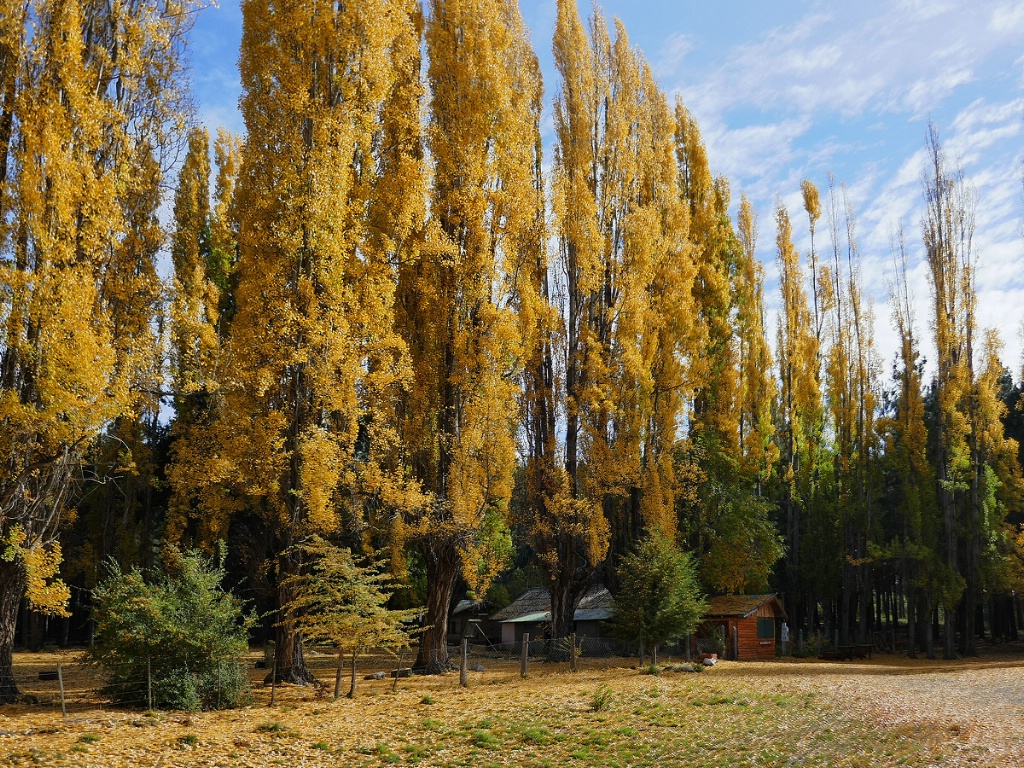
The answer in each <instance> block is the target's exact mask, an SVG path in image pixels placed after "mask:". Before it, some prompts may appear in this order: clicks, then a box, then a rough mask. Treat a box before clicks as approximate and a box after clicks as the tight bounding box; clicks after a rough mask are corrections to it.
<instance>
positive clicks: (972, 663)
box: [721, 654, 1024, 768]
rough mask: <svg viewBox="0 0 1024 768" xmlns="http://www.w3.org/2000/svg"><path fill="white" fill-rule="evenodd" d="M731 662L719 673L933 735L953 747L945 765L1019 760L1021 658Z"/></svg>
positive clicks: (1023, 746)
mask: <svg viewBox="0 0 1024 768" xmlns="http://www.w3.org/2000/svg"><path fill="white" fill-rule="evenodd" d="M754 666H755V665H730V666H729V668H727V669H722V670H721V672H724V673H726V674H727V675H730V676H732V675H735V676H737V677H742V678H743V679H745V680H747V681H749V680H750V677H751V674H752V673H753V674H755V675H757V674H760V675H761V676H763V677H764V680H765V685H773V684H774V685H784V686H786V687H795V688H797V689H799V690H803V691H808V692H815V693H816V694H818V695H823V696H825V697H827V698H828V699H829V700H831V701H832V702H834V703H836V704H837V706H839V707H840V708H841V709H842V710H844V711H848V712H850V714H852V715H854V716H855V717H858V718H861V719H864V720H867V721H870V722H874V723H877V724H879V725H881V726H883V727H885V728H887V729H893V730H896V731H898V732H901V733H923V734H930V735H932V736H933V737H934V738H935V739H937V740H939V741H943V742H948V743H949V746H950V747H952V748H953V750H954V751H953V753H952V754H950V755H949V756H948V760H947V761H944V762H943V765H961V764H963V765H966V764H969V765H989V766H1008V767H1014V768H1016V767H1018V766H1024V658H1022V657H1021V655H1019V654H1012V655H1011V654H999V655H992V654H989V655H986V656H983V657H981V658H978V659H973V660H967V661H952V662H950V661H929V660H911V659H906V658H903V657H895V656H881V657H876V658H875V659H874V660H872V661H869V662H857V663H853V662H846V663H821V662H800V663H788V662H784V663H775V664H764V665H757V666H763V669H762V670H758V671H757V672H755V670H754V669H753V667H754Z"/></svg>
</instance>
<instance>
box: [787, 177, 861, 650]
mask: <svg viewBox="0 0 1024 768" xmlns="http://www.w3.org/2000/svg"><path fill="white" fill-rule="evenodd" d="M804 190H805V199H808V198H807V195H808V190H813V185H812V184H810V182H805V183H804ZM813 196H814V197H816V196H817V192H816V190H814V193H813ZM827 214H828V219H829V228H830V231H831V233H832V256H833V263H832V265H831V268H830V269H828V270H826V269H822V271H821V275H822V277H823V282H825V281H826V280H831V285H828V286H823V289H822V291H821V293H822V295H823V296H825V297H826V301H825V302H824V303H823V306H822V312H823V314H825V315H826V317H825V320H824V322H825V326H826V328H827V330H828V331H829V332H830V335H831V343H830V345H829V347H828V349H827V352H826V354H825V355H824V357H825V358H826V361H827V364H826V376H825V387H826V392H827V394H828V405H829V411H830V414H831V425H832V427H833V432H834V437H833V440H832V454H833V457H832V465H833V471H832V475H833V483H834V485H833V494H834V498H833V499H832V504H831V506H833V507H834V509H835V510H836V518H837V521H838V524H839V526H840V527H841V533H840V541H841V542H842V566H841V578H842V581H841V594H840V601H839V603H840V610H839V629H840V640H841V641H842V642H849V641H850V636H849V634H850V626H849V625H850V621H851V619H853V618H857V615H856V614H857V612H858V611H859V614H860V615H859V618H858V620H857V629H858V637H857V641H858V642H864V641H865V639H866V632H867V631H868V623H869V616H868V612H869V610H870V608H871V586H872V585H871V582H870V578H869V577H870V560H871V558H870V557H869V554H868V553H869V548H870V547H872V546H874V545H876V544H877V542H878V538H879V535H878V530H877V525H878V517H877V510H876V505H875V501H876V498H875V497H876V493H877V485H878V483H877V477H876V476H877V470H878V463H877V459H878V455H879V447H878V445H877V432H876V425H875V413H876V409H877V403H876V392H877V390H878V381H877V380H878V363H877V360H876V355H875V352H874V344H873V334H872V329H871V314H870V310H869V308H867V307H865V306H864V304H863V301H862V298H861V285H860V252H859V249H858V247H857V241H856V236H855V221H854V218H853V211H852V208H851V205H850V202H849V198H848V196H847V193H846V189H845V187H843V188H842V189H841V192H840V193H837V191H836V189H835V186H834V184H832V183H830V187H829V206H828V210H827ZM812 221H813V218H812ZM840 232H842V233H843V234H844V235H845V237H844V238H843V239H842V240H840V237H841V235H840ZM844 244H845V258H843V256H844V254H843V251H844Z"/></svg>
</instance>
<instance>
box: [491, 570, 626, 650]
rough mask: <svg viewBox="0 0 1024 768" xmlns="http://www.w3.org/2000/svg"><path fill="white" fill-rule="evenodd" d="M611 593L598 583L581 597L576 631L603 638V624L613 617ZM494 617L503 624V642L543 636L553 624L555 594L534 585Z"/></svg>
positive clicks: (494, 620) (577, 612) (591, 636)
mask: <svg viewBox="0 0 1024 768" xmlns="http://www.w3.org/2000/svg"><path fill="white" fill-rule="evenodd" d="M612 613H613V601H612V596H611V593H610V592H609V591H608V589H607V588H606V587H604V586H601V585H597V586H593V587H591V588H590V589H589V590H587V592H586V594H584V595H583V597H582V598H580V602H579V605H578V606H577V607H576V612H575V613H574V614H573V617H572V619H573V625H572V630H571V631H573V632H575V633H576V634H577V635H580V636H584V635H585V636H586V637H589V638H598V637H602V636H603V633H602V623H603V622H605V621H607V620H608V619H610V618H611V617H612ZM490 620H491V621H493V622H497V623H498V624H500V626H501V642H502V643H504V644H508V645H511V644H514V643H519V642H521V641H522V639H523V635H524V634H525V633H529V635H530V637H531V638H542V637H544V636H545V635H546V634H548V633H549V632H550V627H551V593H550V592H548V590H546V589H544V588H543V587H534V588H533V589H531V590H528V591H527V592H525V593H524V594H523V595H522V596H520V597H519V598H518V599H517V600H515V601H514V602H512V603H510V604H509V605H507V606H506V607H505V608H502V609H501V610H500V611H498V612H497V613H494V614H492V615H491V617H490Z"/></svg>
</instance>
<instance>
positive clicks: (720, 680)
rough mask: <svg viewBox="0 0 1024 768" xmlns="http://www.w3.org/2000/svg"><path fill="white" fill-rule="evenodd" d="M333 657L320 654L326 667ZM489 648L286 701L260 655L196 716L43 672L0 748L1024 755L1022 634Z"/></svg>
mask: <svg viewBox="0 0 1024 768" xmlns="http://www.w3.org/2000/svg"><path fill="white" fill-rule="evenodd" d="M254 658H255V656H254ZM58 659H60V660H63V662H64V669H68V670H71V671H72V672H73V671H74V670H75V669H76V667H75V666H74V665H75V659H76V657H75V655H74V654H70V653H64V654H61V655H58V654H56V653H53V654H31V655H30V654H23V655H22V654H19V655H18V656H17V657H16V659H15V664H16V669H18V670H19V671H20V672H21V673H22V674H26V675H28V674H31V675H32V676H33V677H37V670H38V671H42V670H45V669H53V668H55V665H56V662H57V660H58ZM329 661H330V660H329V659H327V658H325V659H324V660H323V663H322V665H321V666H318V667H316V668H317V672H318V674H321V675H322V676H323V679H325V680H326V679H327V675H328V674H329V672H328V670H327V664H328V663H329ZM671 661H673V660H668V662H669V663H671ZM386 663H387V662H385V661H383V660H379V661H376V663H375V661H367V662H363V664H362V670H363V673H366V672H371V671H373V670H374V669H386V668H390V667H389V666H384V665H385V664H386ZM392 664H393V662H392ZM485 664H486V670H485V671H483V672H472V673H470V685H469V687H468V688H465V689H461V688H459V687H458V673H453V674H450V675H443V676H438V677H423V678H420V677H415V678H408V679H401V680H399V681H398V682H397V690H392V683H393V681H391V680H380V681H368V680H363V679H362V673H361V674H360V680H359V690H358V693H357V696H356V698H355V699H354V700H348V699H341V700H339V701H331V700H330V698H329V696H325V693H324V692H323V691H320V692H319V693H318V692H317V691H316V690H314V689H312V688H300V687H294V686H283V687H281V688H279V689H278V691H277V704H276V706H274V707H268V706H267V703H268V701H269V696H270V692H269V689H267V688H263V687H262V685H261V684H260V683H259V681H260V680H261V679H262V675H263V674H265V673H264V671H262V670H253V680H254V681H255V682H256V686H255V689H254V692H255V700H254V704H253V705H252V706H250V707H246V708H243V709H237V710H230V711H223V712H204V713H197V714H191V715H189V714H187V713H183V712H155V713H145V712H141V711H130V710H121V709H114V708H110V707H103V706H101V702H100V701H99V700H95V699H93V700H86V699H83V698H82V697H81V696H79V697H78V698H75V691H74V686H75V677H74V674H69V673H65V679H66V681H70V683H69V687H70V689H71V690H69V698H70V699H71V701H72V705H71V707H70V708H69V711H68V716H67V718H66V719H64V718H62V716H61V713H60V707H59V703H58V704H57V705H56V707H55V706H54V704H53V698H52V697H50V698H47V695H46V694H45V692H44V691H43V689H42V685H43V684H39V686H38V688H39V692H40V693H41V694H43V695H40V700H41V701H43V702H44V703H43V704H41V705H36V706H27V705H17V706H10V707H4V708H0V764H3V765H66V766H76V767H78V766H81V767H82V768H86V767H87V766H97V768H100V767H102V768H112V767H114V766H131V767H132V768H143V767H144V766H166V767H168V768H169V767H171V766H189V767H190V768H191V767H193V766H211V767H212V766H224V767H225V768H227V767H228V766H260V767H261V768H262V766H273V765H286V766H289V767H290V768H300V767H302V766H325V767H326V766H332V767H333V766H381V765H389V764H395V765H414V764H418V765H421V766H474V767H477V766H480V767H485V766H500V765H510V766H552V767H556V766H607V767H609V768H610V767H611V766H622V767H625V766H655V765H657V766H716V768H719V767H722V766H794V765H803V766H864V767H865V768H867V767H868V766H872V767H874V766H897V765H899V766H904V765H905V766H933V765H934V766H938V765H941V766H947V765H951V766H955V765H971V766H1015V765H1024V718H1022V714H1024V651H1022V648H1021V646H1020V645H1018V644H1014V645H1012V646H1011V645H1007V646H1002V647H995V648H990V649H988V650H987V651H986V652H985V653H984V655H982V656H981V657H979V658H977V659H971V660H966V661H956V662H943V661H927V660H909V659H906V658H903V657H898V656H885V655H880V656H879V655H876V657H875V658H874V659H872V660H862V661H855V662H822V661H817V660H803V661H797V660H785V661H778V662H770V663H769V662H765V663H756V662H745V663H730V662H720V663H719V665H718V666H717V667H715V668H714V669H710V670H707V671H706V672H703V673H699V674H697V673H685V672H668V671H666V672H662V674H660V675H657V676H653V675H644V674H640V673H639V672H638V671H637V670H636V669H635V668H631V667H630V666H629V665H630V664H635V660H634V661H631V660H627V659H609V660H592V659H587V660H582V661H581V664H582V665H584V668H583V669H581V671H579V672H577V673H575V674H574V673H571V672H569V671H568V670H567V669H566V668H565V667H564V666H558V665H548V664H543V663H533V664H532V665H531V668H530V675H529V677H528V678H527V679H526V680H522V679H520V677H519V666H518V662H515V661H513V660H510V659H509V660H490V661H487V662H485ZM77 669H79V670H81V669H83V668H82V667H80V666H79V667H77ZM84 675H85V672H80V673H79V683H78V684H79V685H81V686H83V690H85V688H86V687H87V686H86V684H85V683H84V682H82V681H83V680H85V677H84ZM26 679H27V678H26ZM346 682H347V681H346ZM46 685H48V686H54V685H56V684H55V683H46ZM346 689H347V687H346ZM46 690H51V689H49V688H48V689H46ZM79 694H81V691H79ZM57 701H58V702H59V699H58V700H57Z"/></svg>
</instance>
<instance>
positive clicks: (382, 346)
mask: <svg viewBox="0 0 1024 768" xmlns="http://www.w3.org/2000/svg"><path fill="white" fill-rule="evenodd" d="M242 10H243V39H242V51H241V56H240V68H241V75H242V86H243V97H242V114H243V117H244V119H245V124H246V129H247V139H246V142H245V146H244V149H243V152H242V163H241V168H240V171H239V178H238V184H237V188H236V190H235V195H234V203H233V204H234V207H235V210H236V211H237V220H238V232H237V242H238V264H237V268H236V271H235V275H236V278H237V286H236V288H235V291H234V302H235V306H234V308H233V310H232V311H233V313H234V314H233V317H232V318H231V323H230V333H229V335H228V339H227V342H226V348H225V350H224V353H223V354H224V356H225V361H224V370H225V375H224V376H222V377H221V380H220V381H219V386H218V396H219V397H220V398H222V401H221V402H220V403H219V405H218V406H217V413H218V416H217V419H216V423H215V425H214V428H213V429H212V430H211V437H210V445H209V447H208V448H207V449H206V450H205V451H204V453H205V454H206V455H209V456H212V457H213V461H212V462H210V464H209V466H207V468H206V469H207V476H206V479H205V481H204V483H203V484H201V485H199V486H198V487H197V488H196V489H195V491H194V492H195V495H196V497H197V498H196V500H195V504H197V505H198V506H192V505H190V507H191V508H192V509H194V510H196V511H198V512H199V513H201V514H203V515H204V516H205V517H206V518H207V519H206V521H205V525H206V526H207V530H208V531H209V534H208V535H210V536H213V537H217V536H223V535H224V532H225V531H226V530H227V526H228V524H229V522H230V518H231V514H232V513H234V512H236V511H238V510H240V509H243V508H245V509H248V510H250V511H251V512H254V513H256V514H257V515H258V517H259V518H260V519H261V520H262V524H263V525H264V526H265V529H266V530H267V532H268V533H269V535H270V537H271V540H272V542H273V544H272V551H271V552H270V553H269V555H270V557H271V558H273V560H274V561H275V563H274V564H275V565H276V575H277V584H278V587H277V599H278V605H279V607H281V608H282V609H283V610H282V613H281V615H280V616H279V622H278V631H277V642H276V646H275V650H276V654H277V658H276V668H277V671H278V675H279V676H280V677H281V678H283V679H287V680H292V681H295V682H304V681H308V680H309V679H310V678H311V675H310V673H309V671H308V669H307V668H306V666H305V663H304V660H303V654H302V643H301V634H300V633H299V632H298V631H297V629H296V627H295V625H294V622H292V621H291V620H290V615H289V612H288V610H287V609H286V607H287V606H288V605H289V604H290V603H291V601H292V597H293V595H292V594H291V591H290V587H289V584H290V582H289V580H288V578H289V577H290V576H293V575H295V574H296V573H300V572H301V568H302V564H301V561H300V560H301V558H299V557H298V556H296V555H295V552H296V550H295V549H293V548H292V546H293V544H295V543H297V542H299V541H301V540H302V539H303V537H306V536H309V535H312V534H319V535H322V536H331V535H337V534H339V532H340V531H341V529H342V527H343V525H345V524H347V523H351V524H352V525H353V526H354V527H356V528H357V529H358V528H359V526H360V525H361V520H362V519H363V509H362V500H364V499H365V498H367V497H368V496H372V495H374V494H377V493H380V492H381V487H382V478H381V475H380V472H379V469H378V468H379V465H380V461H379V458H380V457H381V456H382V455H386V454H389V453H390V452H392V451H393V449H394V429H395V426H394V421H393V419H392V418H389V413H393V401H394V399H395V398H396V397H397V396H398V393H399V392H400V390H401V389H402V388H403V387H404V386H405V384H406V382H407V379H408V365H407V359H406V355H405V348H404V345H403V344H402V342H401V339H400V338H398V336H397V335H396V333H395V330H394V316H393V301H394V286H395V263H396V260H397V259H398V255H397V254H398V251H399V250H400V249H402V248H404V247H405V246H406V241H407V239H408V237H407V236H408V230H409V229H410V227H412V226H414V224H415V222H414V221H412V219H414V218H415V216H414V215H413V216H411V217H410V216H408V215H407V214H408V211H409V210H410V207H409V204H408V203H407V202H406V201H405V196H408V197H409V198H410V199H412V200H414V201H415V200H416V198H417V197H418V196H420V195H421V194H422V192H421V190H417V189H415V188H414V187H410V188H407V189H405V190H404V191H403V189H402V188H401V187H399V186H398V185H397V184H396V183H395V181H394V180H393V179H390V178H389V175H390V173H392V172H393V164H394V162H395V160H394V156H395V155H396V154H399V155H400V154H402V153H408V152H410V151H411V152H416V151H418V146H413V147H410V146H409V145H408V143H406V142H403V141H402V140H395V139H396V137H395V135H394V133H393V129H394V125H395V120H396V118H395V116H394V115H393V110H395V109H398V110H399V111H400V112H401V113H402V114H403V115H404V114H405V112H407V111H409V108H408V105H407V104H406V103H405V99H404V98H403V96H402V94H401V93H399V91H400V90H401V89H402V88H405V87H406V86H407V80H408V77H409V74H408V69H409V66H410V62H412V64H413V71H415V70H416V68H417V67H416V66H415V61H416V59H417V56H418V54H417V53H416V49H417V40H418V31H417V30H418V26H417V25H418V23H419V22H418V8H417V7H416V6H415V4H414V3H411V2H406V3H389V2H384V0H379V1H376V2H374V1H371V2H364V3H359V4H350V5H342V6H339V5H337V4H335V3H330V2H314V3H311V4H305V5H295V4H292V3H278V2H276V0H248V1H247V2H245V3H244V4H243V9H242ZM416 103H417V102H416V100H415V99H414V100H413V106H412V113H413V114H414V115H415V114H417V110H416V106H415V104H416ZM402 119H404V118H402ZM396 195H397V196H396ZM413 207H414V208H415V205H414V206H413ZM381 208H384V209H389V210H391V211H393V212H395V214H396V215H399V216H403V217H404V218H402V219H400V220H399V221H397V222H396V223H395V228H394V229H383V230H380V229H379V224H380V223H385V222H384V221H383V219H381V218H380V217H379V216H377V218H374V217H375V213H374V212H376V211H378V210H379V209H381ZM371 222H374V224H373V225H371ZM200 455H202V454H200ZM198 474H199V473H197V472H196V471H194V470H193V471H191V472H189V471H188V470H187V468H183V469H182V476H183V477H187V476H189V475H191V476H192V477H197V476H198Z"/></svg>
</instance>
